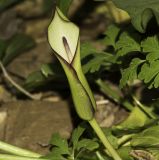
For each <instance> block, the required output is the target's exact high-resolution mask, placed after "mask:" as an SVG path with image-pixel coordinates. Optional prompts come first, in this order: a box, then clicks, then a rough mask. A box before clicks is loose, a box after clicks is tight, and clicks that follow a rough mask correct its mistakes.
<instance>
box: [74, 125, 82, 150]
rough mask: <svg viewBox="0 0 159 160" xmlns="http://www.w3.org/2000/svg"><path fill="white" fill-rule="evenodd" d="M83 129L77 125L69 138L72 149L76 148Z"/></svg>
mask: <svg viewBox="0 0 159 160" xmlns="http://www.w3.org/2000/svg"><path fill="white" fill-rule="evenodd" d="M84 130H85V128H83V127H82V126H81V125H79V126H78V127H77V128H76V129H74V131H73V133H72V136H71V142H72V143H73V147H74V149H75V148H76V147H77V144H78V141H79V138H80V137H81V135H82V134H83V132H84Z"/></svg>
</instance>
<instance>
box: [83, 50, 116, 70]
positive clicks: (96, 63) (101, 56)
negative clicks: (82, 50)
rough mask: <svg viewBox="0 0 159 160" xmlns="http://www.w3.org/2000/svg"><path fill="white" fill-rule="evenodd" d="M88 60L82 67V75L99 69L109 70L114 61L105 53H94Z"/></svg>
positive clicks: (112, 57) (114, 58) (113, 57)
mask: <svg viewBox="0 0 159 160" xmlns="http://www.w3.org/2000/svg"><path fill="white" fill-rule="evenodd" d="M86 58H87V57H86ZM89 58H90V59H89V61H88V62H87V63H85V64H83V65H82V68H83V72H84V73H88V72H90V73H94V72H97V71H100V69H104V70H109V69H110V68H111V66H112V64H113V63H114V62H115V60H116V57H115V56H113V55H112V54H110V53H106V52H101V53H94V54H92V55H90V57H89Z"/></svg>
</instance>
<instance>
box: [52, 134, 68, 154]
mask: <svg viewBox="0 0 159 160" xmlns="http://www.w3.org/2000/svg"><path fill="white" fill-rule="evenodd" d="M50 144H52V145H54V146H56V147H58V148H59V149H60V151H61V152H62V154H70V152H69V149H68V143H67V140H66V139H64V138H61V136H60V135H59V134H57V133H55V134H53V136H52V138H51V140H50Z"/></svg>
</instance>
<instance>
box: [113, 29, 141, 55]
mask: <svg viewBox="0 0 159 160" xmlns="http://www.w3.org/2000/svg"><path fill="white" fill-rule="evenodd" d="M116 49H117V56H118V57H121V56H124V55H126V54H130V53H131V52H140V50H141V49H140V36H139V35H138V34H135V33H134V34H132V33H128V32H123V33H122V34H121V35H120V37H119V40H118V41H117V43H116Z"/></svg>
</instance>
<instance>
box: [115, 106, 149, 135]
mask: <svg viewBox="0 0 159 160" xmlns="http://www.w3.org/2000/svg"><path fill="white" fill-rule="evenodd" d="M149 123H151V120H150V118H149V117H148V116H147V115H146V114H145V113H144V112H143V111H141V109H140V108H139V107H134V109H133V110H132V112H131V113H130V115H129V116H128V118H127V119H125V120H124V121H123V122H122V123H120V124H119V125H117V126H114V127H113V133H115V134H119V135H120V134H123V133H133V132H136V131H138V130H140V129H141V128H142V127H144V126H146V125H148V124H149Z"/></svg>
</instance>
